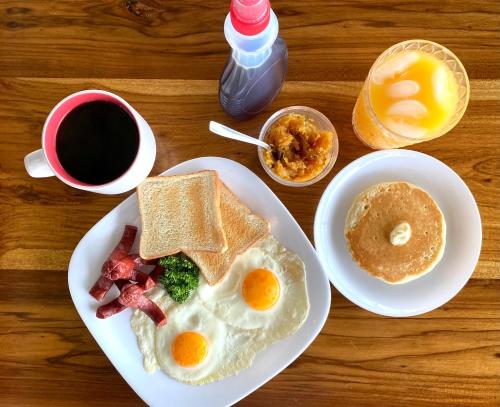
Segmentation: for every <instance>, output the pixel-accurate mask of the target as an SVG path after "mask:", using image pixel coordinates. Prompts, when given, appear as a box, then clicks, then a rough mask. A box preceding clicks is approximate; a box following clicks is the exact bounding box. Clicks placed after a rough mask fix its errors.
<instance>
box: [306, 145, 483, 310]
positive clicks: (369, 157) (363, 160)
mask: <svg viewBox="0 0 500 407" xmlns="http://www.w3.org/2000/svg"><path fill="white" fill-rule="evenodd" d="M387 156H399V157H415V156H421V157H424V158H425V159H428V160H431V161H433V162H435V163H436V164H438V165H441V166H442V165H444V166H445V167H446V168H447V169H448V170H449V171H451V173H453V174H454V175H455V177H456V178H457V181H459V182H460V183H461V184H462V188H463V190H464V191H465V193H466V194H467V195H468V198H469V199H470V200H471V201H472V202H474V211H475V213H474V220H476V219H477V220H478V224H477V225H476V226H477V227H478V228H479V231H478V232H479V241H478V244H477V249H476V250H475V252H474V254H473V263H474V264H475V266H474V267H471V269H470V272H469V273H468V274H464V276H463V279H462V281H461V284H460V285H457V287H456V288H455V289H454V290H453V291H450V293H449V294H448V295H447V299H446V301H444V302H443V301H437V302H435V303H431V304H429V305H428V306H426V307H422V308H421V309H418V310H415V311H414V312H390V311H382V310H380V309H378V310H375V309H373V308H372V307H370V306H367V304H366V303H364V302H363V301H361V300H359V298H357V297H356V296H354V295H353V294H352V293H351V292H350V291H349V290H348V289H346V288H345V287H344V286H343V285H342V284H341V283H339V282H338V281H337V280H336V278H335V273H334V272H333V271H330V267H329V264H327V262H326V260H325V258H324V257H325V255H324V253H323V251H324V248H323V247H322V244H321V243H319V241H320V233H321V232H320V227H321V220H322V218H323V217H324V213H325V211H326V210H327V207H326V203H327V201H328V199H329V195H330V194H332V193H334V191H335V190H336V189H337V188H339V186H340V185H341V184H342V183H343V182H347V181H348V176H347V175H348V174H349V173H350V172H353V171H359V170H360V168H363V167H364V166H367V165H369V164H370V163H371V162H373V161H375V160H379V159H383V158H386V157H387ZM396 177H397V175H396ZM314 245H315V247H316V250H317V252H318V255H319V257H320V261H321V262H322V263H323V270H324V271H325V272H326V273H327V276H328V279H329V280H330V281H331V283H332V284H333V286H334V287H335V288H336V289H337V290H338V291H339V292H340V293H341V294H342V295H344V296H345V297H346V298H348V299H349V300H350V301H352V302H353V303H354V304H356V305H358V306H359V307H361V308H363V309H366V310H368V311H370V312H373V313H376V314H379V315H384V316H389V317H411V316H416V315H420V314H424V313H426V312H429V311H432V310H434V309H436V308H438V307H440V306H442V305H444V304H445V303H447V302H448V301H450V300H451V299H452V298H453V297H455V296H456V295H457V294H458V293H459V292H460V291H461V290H462V288H463V287H464V286H465V285H466V284H467V282H468V281H469V279H470V278H471V276H472V274H473V272H474V270H475V267H476V266H477V262H478V260H479V256H480V254H481V246H482V225H481V215H480V212H479V208H478V207H477V203H476V201H475V199H474V196H473V194H472V192H471V191H470V189H469V187H468V186H467V184H466V183H465V182H464V181H463V180H462V178H461V177H460V176H459V175H458V174H457V173H456V172H455V171H454V170H453V169H452V168H450V167H449V166H447V165H446V164H444V163H443V162H441V161H440V160H438V159H437V158H435V157H432V156H430V155H428V154H424V153H421V152H417V151H414V150H404V149H394V150H381V151H375V152H372V153H369V154H366V155H364V156H361V157H360V158H358V159H356V160H354V161H352V162H351V163H349V164H348V165H346V166H345V167H344V168H343V169H342V170H341V171H339V172H338V173H337V174H336V175H335V177H334V178H333V179H332V180H331V181H330V183H329V184H328V185H327V187H326V188H325V190H324V192H323V194H322V196H321V199H320V201H319V203H318V207H317V208H316V214H315V217H314Z"/></svg>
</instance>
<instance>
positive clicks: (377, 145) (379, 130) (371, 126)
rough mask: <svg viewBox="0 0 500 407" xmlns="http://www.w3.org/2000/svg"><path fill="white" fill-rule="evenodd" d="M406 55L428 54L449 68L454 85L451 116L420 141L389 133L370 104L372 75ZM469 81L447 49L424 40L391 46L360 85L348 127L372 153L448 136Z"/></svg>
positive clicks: (461, 109) (459, 113) (466, 99)
mask: <svg viewBox="0 0 500 407" xmlns="http://www.w3.org/2000/svg"><path fill="white" fill-rule="evenodd" d="M408 51H418V52H423V53H428V54H431V55H433V56H434V57H436V58H438V59H439V60H441V61H442V62H444V63H445V64H446V65H447V66H448V68H450V70H451V72H452V73H453V76H454V77H455V79H456V82H457V85H458V103H457V105H456V107H455V112H454V114H453V115H452V116H451V118H450V119H449V120H448V122H447V123H445V124H444V126H443V127H441V128H439V129H437V130H434V131H432V132H428V133H426V134H425V136H424V137H407V136H405V135H404V134H398V133H395V132H394V131H391V130H390V129H388V128H387V127H386V126H384V125H383V124H382V122H381V121H380V120H379V118H378V117H377V116H376V114H375V112H374V109H373V107H372V102H371V100H370V90H369V87H370V83H371V81H372V76H373V72H374V71H375V70H376V69H377V68H378V67H379V66H380V65H381V64H383V63H384V62H386V61H387V60H388V59H390V58H393V57H394V56H396V55H398V54H402V53H406V52H408ZM469 94H470V87H469V78H468V76H467V72H466V71H465V68H464V66H463V65H462V63H461V62H460V60H459V59H458V57H457V56H456V55H455V54H453V52H451V51H450V50H449V49H447V48H445V47H443V46H442V45H439V44H436V43H435V42H431V41H426V40H409V41H404V42H400V43H399V44H396V45H393V46H392V47H390V48H389V49H387V50H386V51H384V52H383V53H382V54H381V55H380V56H379V57H378V58H377V60H376V61H375V63H374V64H373V66H372V67H371V69H370V72H369V73H368V77H367V79H366V81H365V83H364V84H363V88H362V89H361V92H360V94H359V96H358V100H357V101H356V105H355V106H354V111H353V114H352V126H353V129H354V133H355V134H356V136H357V137H358V138H359V139H360V140H361V141H362V142H363V143H364V144H366V145H367V146H369V147H371V148H374V149H386V148H399V147H404V146H408V145H411V144H416V143H421V142H423V141H427V140H431V139H434V138H437V137H440V136H442V135H444V134H446V133H447V132H449V131H450V130H451V129H452V128H453V127H455V125H456V124H457V123H458V122H459V121H460V119H461V118H462V116H463V115H464V113H465V109H466V108H467V104H468V102H469Z"/></svg>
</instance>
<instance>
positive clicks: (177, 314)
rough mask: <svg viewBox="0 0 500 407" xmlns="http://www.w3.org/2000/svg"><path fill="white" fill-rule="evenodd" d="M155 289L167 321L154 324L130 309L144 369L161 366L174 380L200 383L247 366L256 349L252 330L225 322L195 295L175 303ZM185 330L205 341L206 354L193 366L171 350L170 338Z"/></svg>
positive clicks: (141, 313) (139, 312) (154, 296)
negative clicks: (185, 364)
mask: <svg viewBox="0 0 500 407" xmlns="http://www.w3.org/2000/svg"><path fill="white" fill-rule="evenodd" d="M155 290H157V291H156V292H154V293H153V294H152V295H151V296H150V298H151V299H152V300H153V301H155V302H156V303H157V304H159V305H160V306H161V307H162V308H163V309H164V310H165V311H166V313H167V318H168V321H167V323H166V324H165V325H164V326H162V327H160V328H156V327H155V325H154V323H153V322H152V321H151V320H150V319H149V318H148V317H147V316H146V315H145V314H144V313H143V312H141V311H139V310H136V311H135V312H134V314H133V316H132V320H131V325H132V329H133V330H134V332H135V334H136V336H137V339H138V343H139V348H140V350H141V353H142V354H143V357H144V367H145V369H146V370H147V371H148V372H154V371H155V370H156V369H158V368H161V369H162V370H163V371H164V372H165V373H167V374H168V375H169V376H170V377H172V378H173V379H175V380H178V381H180V382H183V383H187V384H194V385H200V384H204V383H209V382H212V381H215V380H220V379H222V378H224V377H227V376H232V375H235V374H237V373H238V372H239V371H241V370H243V369H246V368H248V367H249V366H251V364H252V363H253V360H254V358H255V356H256V354H257V351H258V350H259V349H260V348H259V347H258V346H256V345H257V341H256V336H257V333H256V332H253V331H248V330H241V329H235V328H233V327H231V326H229V325H227V324H225V323H224V322H223V321H221V320H220V319H218V318H217V317H216V316H214V315H213V314H212V313H211V312H210V311H209V310H207V309H206V308H205V307H204V306H203V305H202V304H201V301H200V299H199V297H198V296H197V295H193V296H192V297H191V298H190V299H189V300H188V301H187V302H185V303H183V304H177V303H175V302H174V301H172V300H171V299H170V297H169V296H168V294H167V293H166V292H165V291H164V290H163V289H161V288H157V289H155ZM186 331H195V332H198V333H200V334H202V335H203V336H204V337H205V339H206V340H207V342H208V352H207V356H206V357H205V359H204V360H203V361H202V362H201V363H200V364H199V365H196V366H193V367H183V366H180V365H178V364H177V363H176V361H175V360H174V358H173V356H172V353H171V345H172V342H173V341H174V339H175V338H176V337H177V335H179V334H181V333H183V332H186Z"/></svg>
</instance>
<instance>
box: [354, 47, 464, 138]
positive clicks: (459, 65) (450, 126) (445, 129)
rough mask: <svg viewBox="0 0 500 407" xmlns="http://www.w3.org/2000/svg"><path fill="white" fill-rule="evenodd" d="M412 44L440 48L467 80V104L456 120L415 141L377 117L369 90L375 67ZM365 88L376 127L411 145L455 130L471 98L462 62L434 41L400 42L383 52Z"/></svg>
mask: <svg viewBox="0 0 500 407" xmlns="http://www.w3.org/2000/svg"><path fill="white" fill-rule="evenodd" d="M410 44H423V45H432V46H434V47H436V48H438V49H439V50H441V51H443V52H444V53H445V54H447V55H448V56H450V57H451V58H452V59H453V60H454V62H456V64H457V71H460V72H461V73H462V74H463V75H464V78H465V80H464V82H465V88H466V92H465V102H464V103H463V106H462V107H461V108H460V109H459V110H457V112H455V114H454V115H453V117H454V119H453V120H450V121H449V122H448V123H447V124H446V126H444V127H443V128H442V129H439V131H437V132H436V131H435V132H434V134H431V135H429V136H428V137H424V138H418V139H415V138H412V137H407V136H404V135H402V134H399V133H396V132H394V131H392V130H390V129H389V128H387V127H386V126H385V125H384V124H383V123H382V121H381V120H380V119H379V118H378V117H377V115H376V114H375V111H374V109H373V106H372V102H371V98H370V89H369V86H370V81H371V78H372V75H373V71H374V70H375V67H377V66H378V65H379V64H380V63H381V61H382V60H383V59H385V58H386V57H387V56H388V55H390V54H391V53H393V52H394V50H395V49H396V48H400V47H404V46H405V45H410ZM419 48H420V47H419ZM417 50H418V49H417ZM410 51H412V50H410ZM421 52H426V51H421ZM426 53H428V52H426ZM452 72H453V74H454V76H456V72H454V71H452ZM365 86H366V87H367V89H366V91H364V90H363V89H362V90H361V92H363V93H364V95H363V98H364V101H365V103H366V105H367V106H368V109H367V113H368V115H369V116H370V118H371V119H372V120H373V122H374V123H375V125H376V126H377V127H380V128H382V129H383V130H384V131H386V132H387V133H388V135H389V136H390V137H392V138H394V139H398V138H399V139H403V140H405V142H408V143H410V144H414V143H416V142H417V143H418V142H422V141H427V140H431V139H434V138H437V137H439V136H442V135H445V134H446V133H447V132H449V131H450V130H451V129H453V127H455V126H456V125H457V124H458V122H459V121H460V120H461V118H462V116H463V115H464V113H465V110H466V109H467V106H468V104H469V98H470V83H469V76H468V75H467V71H466V70H465V67H464V65H463V64H462V62H461V61H460V59H459V58H458V57H457V56H456V55H455V54H454V53H453V52H452V51H451V50H449V49H448V48H446V47H445V46H444V45H441V44H438V43H437V42H434V41H429V40H422V39H414V40H406V41H401V42H398V43H397V44H394V45H392V46H390V47H389V48H387V49H386V50H385V51H383V52H382V53H381V54H380V55H379V56H378V57H377V59H376V60H375V62H374V63H373V64H372V66H371V67H370V71H369V72H368V76H367V77H366V80H365V83H364V84H363V88H364V87H365Z"/></svg>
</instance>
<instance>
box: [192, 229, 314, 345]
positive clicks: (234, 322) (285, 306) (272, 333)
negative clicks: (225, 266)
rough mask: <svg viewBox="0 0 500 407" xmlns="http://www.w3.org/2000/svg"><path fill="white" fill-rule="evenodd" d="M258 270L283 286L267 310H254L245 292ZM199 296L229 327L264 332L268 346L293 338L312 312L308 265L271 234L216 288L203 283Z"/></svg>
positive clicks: (236, 265)
mask: <svg viewBox="0 0 500 407" xmlns="http://www.w3.org/2000/svg"><path fill="white" fill-rule="evenodd" d="M257 268H264V269H268V270H270V271H272V272H273V273H274V275H275V276H276V277H277V279H278V281H279V284H280V296H279V299H278V300H277V302H276V303H275V304H274V305H273V306H272V307H271V308H269V309H268V310H265V311H258V310H255V309H253V308H251V307H250V306H249V305H248V304H247V303H246V302H245V299H244V298H243V296H242V293H241V291H242V284H243V281H244V279H245V277H246V275H247V274H248V273H249V272H251V271H252V270H255V269H257ZM197 295H198V296H199V297H200V299H201V301H202V302H203V304H204V306H205V307H206V308H208V309H209V310H210V311H211V312H212V313H213V314H214V315H216V316H217V317H218V318H220V319H221V320H223V321H224V322H226V323H227V324H228V325H230V326H232V327H235V328H240V329H251V330H256V329H258V330H260V333H259V335H260V337H261V338H260V341H262V342H263V343H264V344H269V343H272V342H273V341H275V340H278V339H281V338H284V337H286V336H288V335H291V334H292V333H293V332H295V331H296V330H297V329H298V328H299V327H300V325H301V324H302V323H303V321H304V320H305V318H306V317H307V313H308V311H309V300H308V296H307V288H306V278H305V268H304V263H303V262H302V260H301V259H300V257H299V256H297V255H296V254H295V253H292V252H290V251H288V250H287V249H286V248H285V247H283V246H282V245H281V244H280V243H279V242H278V241H277V240H276V239H275V238H274V237H273V236H271V235H270V236H269V237H267V238H265V239H264V240H262V241H261V242H260V243H258V244H257V245H255V246H253V247H251V248H250V249H249V250H247V251H246V252H245V253H243V254H242V255H240V256H238V258H237V259H236V261H235V262H234V264H233V265H232V267H231V270H230V272H229V273H228V275H227V277H226V278H225V279H224V280H223V281H222V282H220V283H219V284H217V285H215V286H210V285H208V284H207V283H206V282H202V283H201V284H200V287H199V288H198V293H197Z"/></svg>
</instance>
